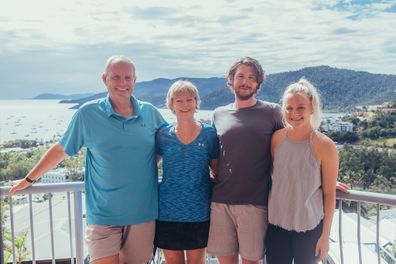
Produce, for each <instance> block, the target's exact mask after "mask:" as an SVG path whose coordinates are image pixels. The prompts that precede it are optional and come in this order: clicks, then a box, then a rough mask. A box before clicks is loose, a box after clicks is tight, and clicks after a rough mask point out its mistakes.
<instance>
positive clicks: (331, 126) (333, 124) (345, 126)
mask: <svg viewBox="0 0 396 264" xmlns="http://www.w3.org/2000/svg"><path fill="white" fill-rule="evenodd" d="M320 127H321V129H322V130H323V131H325V132H328V131H339V132H353V124H352V123H350V122H344V121H341V120H339V119H325V120H323V121H322V123H321V124H320Z"/></svg>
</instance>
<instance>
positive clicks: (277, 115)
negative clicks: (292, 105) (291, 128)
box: [274, 104, 285, 132]
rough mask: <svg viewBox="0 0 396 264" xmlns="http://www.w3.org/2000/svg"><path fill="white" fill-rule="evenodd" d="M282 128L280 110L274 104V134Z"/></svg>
mask: <svg viewBox="0 0 396 264" xmlns="http://www.w3.org/2000/svg"><path fill="white" fill-rule="evenodd" d="M284 127H285V125H284V123H283V117H282V108H281V107H280V106H279V105H277V104H276V105H275V108H274V132H275V131H276V130H279V129H281V128H284Z"/></svg>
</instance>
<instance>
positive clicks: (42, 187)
mask: <svg viewBox="0 0 396 264" xmlns="http://www.w3.org/2000/svg"><path fill="white" fill-rule="evenodd" d="M9 188H10V187H0V198H1V199H0V205H1V204H2V203H3V198H4V197H5V196H6V195H7V193H8V190H9ZM83 191H84V183H83V182H72V183H56V184H55V183H54V184H36V185H33V186H31V187H29V188H28V189H25V190H22V191H19V192H17V193H16V195H22V194H28V195H29V200H28V202H29V217H30V233H31V240H32V248H31V250H32V252H31V256H32V258H33V259H32V263H35V262H36V260H35V244H34V228H33V222H34V219H33V209H32V197H31V195H32V194H35V193H59V192H62V193H65V192H66V193H67V202H68V217H69V237H70V241H69V244H70V255H71V259H72V261H73V259H74V252H75V258H76V263H77V264H82V263H83V262H84V252H83V241H84V236H83V208H82V192H83ZM71 193H72V194H73V196H74V205H73V207H74V225H73V227H74V232H75V238H74V243H73V240H72V231H71V228H72V222H71V221H72V220H71V205H70V204H71V201H70V200H71V199H70V194H71ZM49 197H50V198H49V201H48V203H49V218H50V226H51V241H52V242H51V252H52V262H53V263H55V259H54V253H53V252H54V250H55V246H54V239H53V226H52V225H53V224H52V221H53V220H52V217H53V216H52V200H51V195H50V196H49ZM337 200H338V201H339V232H338V234H339V241H340V260H341V263H342V264H343V263H344V249H343V247H342V245H343V244H342V201H344V200H348V201H356V202H358V208H360V206H361V203H374V204H377V226H376V247H375V248H376V251H377V259H378V263H381V256H380V253H381V250H383V248H382V247H380V244H379V230H380V227H379V223H380V221H379V219H380V205H390V206H396V195H390V194H383V193H372V192H363V191H350V193H342V192H339V191H337ZM9 206H10V208H9V209H10V224H11V236H12V240H14V237H15V234H14V232H15V231H14V226H13V220H14V219H13V203H12V199H9ZM359 212H360V209H358V227H357V229H358V230H357V234H358V247H359V261H360V263H361V262H362V256H361V245H360V244H361V239H360V232H361V230H360V217H361V215H360V213H359ZM0 213H4V212H1V209H0ZM1 225H3V221H1ZM3 239H4V234H2V230H1V231H0V243H1V244H2V243H3V241H2V240H3ZM12 243H13V244H14V241H13V242H12ZM12 246H13V251H14V252H15V245H12ZM0 257H1V259H0V263H3V261H4V253H3V252H1V254H0ZM160 259H161V258H157V261H156V263H159V261H160ZM13 262H14V263H16V256H15V253H13Z"/></svg>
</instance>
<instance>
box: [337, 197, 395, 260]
mask: <svg viewBox="0 0 396 264" xmlns="http://www.w3.org/2000/svg"><path fill="white" fill-rule="evenodd" d="M337 200H338V205H339V207H338V210H339V226H338V228H339V230H338V234H339V245H340V260H341V264H344V250H343V242H342V201H355V202H357V242H358V254H359V256H358V257H359V264H361V263H362V242H361V206H362V203H372V204H376V211H377V217H376V219H377V221H376V229H375V230H376V231H375V233H376V234H375V237H376V245H375V249H376V253H377V263H378V264H380V263H381V250H382V251H383V252H386V251H385V250H384V249H383V248H382V247H381V246H380V240H379V233H380V213H381V212H380V205H389V206H396V195H392V194H384V193H374V192H363V191H353V190H351V191H350V192H349V193H343V192H340V191H337ZM389 257H392V256H389ZM392 258H393V257H392Z"/></svg>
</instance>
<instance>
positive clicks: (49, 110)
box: [0, 100, 212, 144]
mask: <svg viewBox="0 0 396 264" xmlns="http://www.w3.org/2000/svg"><path fill="white" fill-rule="evenodd" d="M72 106H73V105H72V104H60V103H59V100H0V144H2V143H4V142H6V141H8V140H16V139H30V140H42V141H44V142H45V141H49V140H51V139H57V138H59V136H60V135H62V134H63V133H64V131H65V130H66V128H67V126H68V124H69V122H70V120H71V118H72V116H73V114H74V112H75V111H76V110H74V109H70V107H72ZM159 111H160V112H161V114H162V116H163V117H164V118H165V119H166V120H167V121H168V122H169V123H172V122H174V121H175V116H174V115H173V114H172V112H171V111H170V110H169V109H159ZM211 115H212V111H208V110H199V111H198V113H196V114H195V116H196V119H197V120H201V119H203V120H210V118H211Z"/></svg>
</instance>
